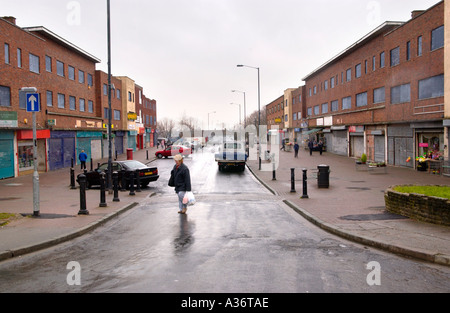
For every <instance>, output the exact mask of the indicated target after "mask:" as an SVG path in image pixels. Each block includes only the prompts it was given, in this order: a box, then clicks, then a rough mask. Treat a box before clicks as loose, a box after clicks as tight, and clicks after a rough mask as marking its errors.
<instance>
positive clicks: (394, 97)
mask: <svg viewBox="0 0 450 313" xmlns="http://www.w3.org/2000/svg"><path fill="white" fill-rule="evenodd" d="M410 101H411V86H410V84H404V85H400V86H395V87H392V88H391V104H396V103H405V102H410Z"/></svg>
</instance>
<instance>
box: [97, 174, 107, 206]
mask: <svg viewBox="0 0 450 313" xmlns="http://www.w3.org/2000/svg"><path fill="white" fill-rule="evenodd" d="M105 176H106V175H105V173H101V174H100V204H99V207H101V208H104V207H106V206H108V205H107V204H106V194H105Z"/></svg>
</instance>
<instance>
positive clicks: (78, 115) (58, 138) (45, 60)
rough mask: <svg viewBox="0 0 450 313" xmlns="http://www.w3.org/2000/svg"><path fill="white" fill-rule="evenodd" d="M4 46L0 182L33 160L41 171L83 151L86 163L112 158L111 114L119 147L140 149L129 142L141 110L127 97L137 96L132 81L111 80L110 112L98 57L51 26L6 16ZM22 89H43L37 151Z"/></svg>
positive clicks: (73, 160) (0, 39) (1, 34)
mask: <svg viewBox="0 0 450 313" xmlns="http://www.w3.org/2000/svg"><path fill="white" fill-rule="evenodd" d="M0 45H1V47H2V49H1V50H0V73H1V75H0V151H1V153H0V179H3V178H8V177H15V176H20V175H28V174H31V173H32V172H33V169H34V162H35V160H37V162H38V170H39V171H41V172H45V171H51V170H57V169H60V168H66V167H70V166H72V165H75V164H78V157H77V156H78V154H79V153H80V152H81V150H85V151H86V152H87V154H88V157H89V159H88V161H90V160H91V159H93V160H96V161H97V160H100V159H102V158H105V157H107V156H108V144H109V143H108V138H109V136H108V134H107V125H108V123H109V116H108V114H111V117H112V127H113V134H112V137H114V141H113V144H114V147H113V151H114V152H115V153H116V154H121V153H123V152H124V150H125V149H126V148H128V147H130V148H134V149H136V142H135V141H133V140H128V136H131V137H132V136H133V135H134V134H133V133H131V134H130V125H134V124H133V122H134V120H131V122H129V119H128V118H129V115H128V112H136V108H135V106H134V101H127V100H128V92H132V96H133V97H134V92H135V91H134V82H133V85H132V86H131V85H129V84H128V82H129V81H128V80H127V81H126V82H125V83H124V82H123V80H121V79H120V78H115V77H113V78H112V86H113V90H112V102H111V104H112V108H111V112H109V104H108V95H107V90H108V77H107V76H108V75H107V74H105V73H103V72H101V71H97V70H96V65H97V64H99V63H100V60H99V59H98V58H96V57H95V56H93V55H91V54H89V53H88V52H86V51H85V50H83V49H81V48H79V47H77V46H76V45H74V44H72V43H70V42H69V41H67V40H66V39H64V38H61V37H60V36H58V35H57V34H55V33H53V32H52V31H50V30H48V29H46V28H45V27H28V28H21V27H19V26H17V25H16V20H15V18H13V17H5V18H0ZM130 81H131V80H130ZM24 87H35V88H36V89H37V93H38V94H39V100H40V112H37V113H36V128H37V151H38V155H37V156H34V155H33V153H34V152H33V150H34V149H33V132H32V129H33V123H32V113H31V112H27V100H26V93H25V92H23V91H21V90H22V88H24ZM124 98H125V101H124ZM155 107H156V104H155ZM155 114H156V113H155ZM155 120H156V117H155ZM134 129H135V128H134ZM134 129H133V130H134ZM134 137H135V136H134ZM133 144H134V146H133Z"/></svg>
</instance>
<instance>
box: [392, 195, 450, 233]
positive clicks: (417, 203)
mask: <svg viewBox="0 0 450 313" xmlns="http://www.w3.org/2000/svg"><path fill="white" fill-rule="evenodd" d="M384 200H385V204H386V210H387V211H389V212H391V213H395V214H400V215H403V216H407V217H410V218H413V219H416V220H419V221H423V222H428V223H433V224H439V225H446V226H450V200H448V199H443V198H437V197H427V196H423V195H419V194H407V193H400V192H397V191H394V190H393V187H390V188H389V189H388V190H386V191H385V194H384Z"/></svg>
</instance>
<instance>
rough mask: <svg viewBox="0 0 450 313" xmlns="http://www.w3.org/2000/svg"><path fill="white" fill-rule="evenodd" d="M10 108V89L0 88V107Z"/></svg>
mask: <svg viewBox="0 0 450 313" xmlns="http://www.w3.org/2000/svg"><path fill="white" fill-rule="evenodd" d="M10 106H11V89H10V88H9V87H5V86H0V107H10Z"/></svg>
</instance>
